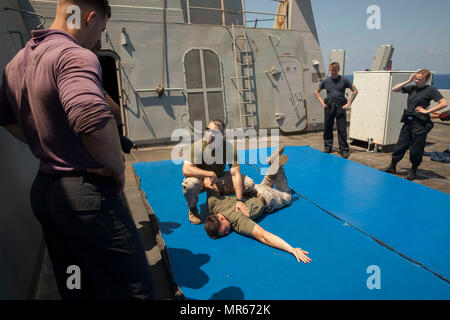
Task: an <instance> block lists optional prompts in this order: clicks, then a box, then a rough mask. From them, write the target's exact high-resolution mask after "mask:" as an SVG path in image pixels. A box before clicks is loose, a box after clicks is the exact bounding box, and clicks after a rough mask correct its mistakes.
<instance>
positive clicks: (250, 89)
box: [239, 89, 252, 91]
mask: <svg viewBox="0 0 450 320" xmlns="http://www.w3.org/2000/svg"><path fill="white" fill-rule="evenodd" d="M239 90H240V91H252V89H239Z"/></svg>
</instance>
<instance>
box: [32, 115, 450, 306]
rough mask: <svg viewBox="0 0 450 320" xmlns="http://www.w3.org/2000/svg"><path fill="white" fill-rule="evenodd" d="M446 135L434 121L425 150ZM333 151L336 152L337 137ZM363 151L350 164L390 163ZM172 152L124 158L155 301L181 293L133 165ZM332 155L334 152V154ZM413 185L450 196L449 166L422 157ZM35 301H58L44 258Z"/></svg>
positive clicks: (446, 140) (355, 149)
mask: <svg viewBox="0 0 450 320" xmlns="http://www.w3.org/2000/svg"><path fill="white" fill-rule="evenodd" d="M449 132H450V123H445V122H441V121H439V120H436V121H435V127H434V129H433V130H432V131H431V132H430V134H429V136H428V139H427V140H428V141H427V145H426V148H425V151H444V150H445V149H448V148H450V134H449ZM280 144H282V145H286V146H299V145H309V146H311V147H313V148H316V149H318V150H322V148H323V140H322V132H312V133H307V134H302V135H288V136H281V137H280ZM335 148H336V149H337V139H336V135H335ZM366 148H367V146H358V145H356V144H352V145H350V157H349V161H355V162H358V163H361V164H364V165H366V166H370V167H372V168H375V169H381V168H383V167H385V166H387V165H388V164H389V162H390V157H391V153H385V152H379V153H373V152H367V151H366ZM171 150H172V146H154V147H148V148H142V149H139V150H133V151H132V153H131V154H130V155H127V156H126V162H127V169H126V178H127V185H126V189H125V192H124V198H125V200H126V203H127V204H128V206H129V208H130V210H131V212H132V215H133V218H134V220H135V223H136V226H137V228H138V230H139V232H140V235H141V238H142V241H143V243H144V248H145V250H146V254H147V258H148V260H149V263H150V265H151V269H152V272H153V274H154V280H155V287H156V298H157V299H174V298H179V297H181V295H182V294H181V292H180V291H177V286H176V284H175V283H174V282H173V279H172V278H171V275H170V274H171V273H170V265H169V264H168V263H167V259H166V257H167V253H166V250H165V244H164V240H163V238H162V236H161V233H160V231H159V227H158V223H157V219H156V217H157V216H158V213H157V212H156V213H154V212H153V211H152V209H151V208H150V207H149V206H148V205H147V203H146V202H145V201H143V194H142V193H141V192H140V190H139V181H138V180H137V178H136V176H135V175H134V172H133V169H132V164H133V163H135V162H144V161H158V160H167V159H170V154H171ZM335 154H337V153H336V152H335ZM409 168H410V163H409V157H408V153H407V154H406V156H405V157H404V159H403V160H402V161H401V162H400V163H399V165H398V176H404V175H406V172H407V169H409ZM414 182H415V183H420V184H423V185H425V186H428V187H430V188H433V189H435V190H439V191H442V192H444V193H447V194H450V164H446V163H440V162H436V161H432V160H431V159H430V157H427V156H424V160H423V163H422V165H421V166H420V168H419V170H418V172H417V179H416V180H415V181H414ZM155 183H158V181H155ZM180 192H181V187H180ZM424 201H433V199H425V200H424ZM186 213H187V212H186ZM155 215H156V216H155ZM186 221H187V214H186ZM35 298H36V299H58V294H57V291H56V285H55V282H54V278H53V275H52V271H51V267H50V264H49V261H48V258H47V256H45V258H44V265H43V268H42V272H41V278H40V282H39V285H38V288H37V292H36V296H35Z"/></svg>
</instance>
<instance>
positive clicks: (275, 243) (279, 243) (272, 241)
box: [258, 231, 294, 253]
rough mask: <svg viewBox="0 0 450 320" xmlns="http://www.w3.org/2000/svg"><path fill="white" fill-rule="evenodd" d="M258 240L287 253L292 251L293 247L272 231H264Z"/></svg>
mask: <svg viewBox="0 0 450 320" xmlns="http://www.w3.org/2000/svg"><path fill="white" fill-rule="evenodd" d="M258 240H259V241H260V242H262V243H264V244H265V245H268V246H271V247H273V248H276V249H280V250H283V251H286V252H288V253H292V251H293V250H294V248H292V246H291V245H290V244H289V243H287V242H286V241H284V240H283V239H281V238H280V237H278V236H276V235H274V234H273V233H270V232H269V231H264V234H263V236H262V237H261V238H260V239H258Z"/></svg>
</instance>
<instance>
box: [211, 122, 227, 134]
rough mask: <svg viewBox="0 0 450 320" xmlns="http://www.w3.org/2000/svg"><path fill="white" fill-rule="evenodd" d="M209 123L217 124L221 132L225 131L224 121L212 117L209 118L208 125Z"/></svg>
mask: <svg viewBox="0 0 450 320" xmlns="http://www.w3.org/2000/svg"><path fill="white" fill-rule="evenodd" d="M210 123H214V124H215V125H216V126H218V127H219V128H220V131H222V133H223V132H224V131H225V123H224V122H223V121H222V120H219V119H212V120H209V122H208V125H209V124H210Z"/></svg>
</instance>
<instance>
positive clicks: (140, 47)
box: [26, 0, 324, 145]
mask: <svg viewBox="0 0 450 320" xmlns="http://www.w3.org/2000/svg"><path fill="white" fill-rule="evenodd" d="M26 2H28V1H26ZM165 2H166V9H165V10H164V9H163V7H164V1H161V0H158V1H156V0H146V1H144V0H141V1H138V0H135V1H124V0H110V4H111V7H112V18H111V19H110V21H109V22H108V26H107V32H106V33H105V35H104V36H103V39H102V49H103V53H102V54H103V55H108V54H109V53H111V52H113V53H115V54H114V55H113V56H114V58H115V59H116V60H120V61H117V65H118V72H117V77H118V83H119V84H118V86H117V88H118V89H119V91H120V92H119V93H118V94H117V96H118V97H119V100H120V102H121V104H122V106H123V107H124V112H123V117H124V123H125V128H124V132H125V134H126V135H127V136H128V137H129V138H131V139H132V140H133V141H135V143H136V144H137V145H143V144H153V143H165V142H170V140H171V135H172V133H173V131H174V130H175V129H177V128H186V129H188V130H190V131H192V125H193V121H194V120H202V122H203V123H204V122H205V121H207V120H208V119H211V118H218V117H219V118H223V120H224V121H225V122H226V123H227V127H228V128H244V129H245V128H249V127H253V128H255V129H263V128H280V129H281V130H282V131H284V132H302V131H304V130H320V129H322V128H323V116H322V109H321V107H320V105H319V104H318V102H317V101H316V99H315V97H314V89H315V88H316V87H317V86H318V84H319V81H320V79H322V77H323V76H324V67H323V62H322V61H323V60H322V55H321V52H320V46H319V43H318V38H317V32H316V29H315V23H314V17H313V15H312V9H311V4H310V1H303V0H296V1H290V4H289V8H290V9H289V11H288V17H287V19H288V22H289V23H288V28H287V29H286V30H278V29H271V28H253V27H251V26H246V27H244V26H243V19H244V18H243V15H242V14H241V12H242V4H241V1H240V0H236V1H229V0H228V1H224V7H225V9H226V11H224V13H223V11H221V10H214V8H215V9H220V8H221V1H220V0H215V1H211V0H208V1H205V0H197V1H194V0H190V1H186V0H182V1H179V0H167V1H165ZM29 3H30V4H31V6H32V8H33V10H35V11H36V12H38V13H40V14H42V15H44V16H46V17H48V19H47V22H46V25H45V27H48V25H49V23H50V22H51V21H52V17H54V14H55V6H56V0H55V1H35V0H31V1H29ZM188 4H189V8H190V10H187V7H188ZM198 7H209V8H210V9H209V10H208V8H206V9H196V8H198ZM211 8H213V10H211ZM189 22H190V23H189ZM224 22H225V25H223V24H224ZM233 23H235V24H236V25H235V27H234V28H232V26H231V24H233ZM248 25H251V24H248ZM233 33H234V35H233ZM244 35H245V36H246V40H243V41H242V40H241V41H239V40H236V44H237V46H238V48H239V47H241V48H242V47H243V45H244V42H247V50H248V51H249V53H248V54H245V53H243V52H240V51H239V49H237V50H238V51H239V52H238V55H237V56H236V57H237V58H236V57H235V52H234V51H233V50H234V49H233V48H234V46H233V43H234V39H235V38H238V37H242V36H244ZM190 51H191V52H190ZM192 51H195V52H192ZM189 52H190V53H191V56H196V57H188V55H189ZM206 55H208V57H209V59H210V60H209V61H210V62H208V61H207V60H204V59H206V57H205V56H206ZM111 56H112V54H111ZM199 56H200V57H202V58H203V59H199ZM214 56H216V57H214ZM244 56H245V58H248V59H245V58H242V57H244ZM186 58H187V59H186ZM211 59H212V60H211ZM214 59H215V60H214ZM200 60H201V61H200ZM247 60H248V61H247ZM215 61H216V62H217V63H216V62H215ZM235 61H236V63H237V64H238V68H237V69H238V71H237V72H236V63H235ZM313 61H317V62H319V64H318V65H315V66H314V65H313ZM200 62H203V63H200ZM246 62H248V66H243V64H245V63H246ZM199 64H203V65H201V66H200V65H199ZM196 68H197V69H198V72H197V71H196ZM245 68H248V69H249V70H248V73H247V70H245ZM196 72H197V74H195V73H196ZM104 73H105V71H104ZM214 74H215V75H216V77H215V78H216V79H215V80H217V79H220V83H216V84H215V85H214V90H210V88H209V87H208V84H207V83H206V82H207V78H208V75H214ZM246 74H247V75H249V78H248V80H246V79H245V75H246ZM195 76H197V77H198V79H194V80H193V81H194V82H195V80H197V83H196V84H194V85H193V87H191V89H192V90H189V81H190V79H189V78H192V77H194V78H195ZM236 76H237V78H236ZM286 79H287V81H286ZM191 80H192V79H191ZM216 82H217V81H216ZM236 82H240V83H239V84H237V83H236ZM160 84H162V85H163V86H164V88H165V91H164V93H163V95H162V96H161V97H159V96H158V94H157V93H156V91H155V88H156V87H157V86H158V85H160ZM299 86H301V87H299ZM105 89H106V90H107V91H108V88H105ZM246 89H247V90H246ZM114 90H116V89H114ZM240 95H241V96H240ZM246 102H248V103H246ZM196 106H197V107H196ZM200 106H201V107H200ZM250 120H251V121H250ZM203 126H204V124H203Z"/></svg>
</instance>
